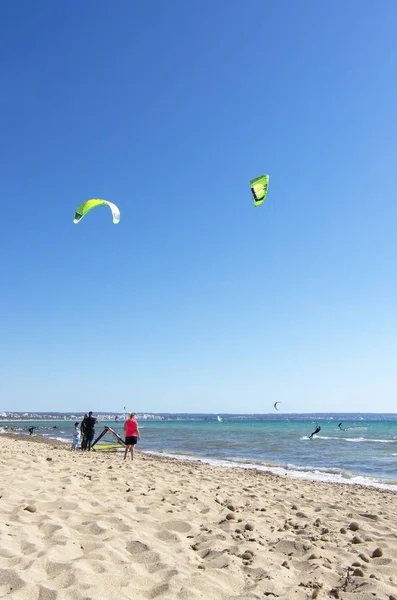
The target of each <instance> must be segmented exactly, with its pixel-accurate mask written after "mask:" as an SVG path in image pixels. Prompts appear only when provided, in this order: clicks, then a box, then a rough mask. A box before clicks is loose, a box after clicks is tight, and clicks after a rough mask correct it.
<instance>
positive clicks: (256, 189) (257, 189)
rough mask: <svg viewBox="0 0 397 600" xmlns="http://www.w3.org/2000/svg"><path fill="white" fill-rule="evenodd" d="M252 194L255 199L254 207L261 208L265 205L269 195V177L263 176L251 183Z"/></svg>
mask: <svg viewBox="0 0 397 600" xmlns="http://www.w3.org/2000/svg"><path fill="white" fill-rule="evenodd" d="M250 185H251V192H252V196H253V198H254V205H255V206H259V205H260V204H263V202H264V201H265V198H266V195H267V188H268V187H269V175H261V176H260V177H257V178H256V179H252V180H251V181H250Z"/></svg>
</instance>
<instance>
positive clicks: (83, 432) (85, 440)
mask: <svg viewBox="0 0 397 600" xmlns="http://www.w3.org/2000/svg"><path fill="white" fill-rule="evenodd" d="M87 417H88V415H87V413H85V415H84V417H83V420H82V421H81V425H80V431H81V437H82V440H81V449H82V450H87V438H86V435H85V422H86V420H87Z"/></svg>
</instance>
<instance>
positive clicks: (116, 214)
mask: <svg viewBox="0 0 397 600" xmlns="http://www.w3.org/2000/svg"><path fill="white" fill-rule="evenodd" d="M102 204H107V205H108V206H109V208H110V210H111V211H112V216H113V223H114V224H115V225H117V223H118V222H119V221H120V211H119V209H118V208H117V206H116V205H115V204H113V202H108V201H107V200H101V198H91V200H86V201H85V202H83V204H80V206H79V207H78V208H77V209H76V212H75V215H74V219H73V223H78V222H79V221H81V219H82V218H83V217H84V216H85V215H86V214H87V213H88V212H89V211H90V210H92V209H93V208H96V207H97V206H101V205H102Z"/></svg>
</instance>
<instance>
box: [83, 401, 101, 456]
mask: <svg viewBox="0 0 397 600" xmlns="http://www.w3.org/2000/svg"><path fill="white" fill-rule="evenodd" d="M96 423H98V419H97V418H96V417H94V416H93V414H92V410H90V412H89V413H88V417H87V418H86V419H85V426H84V431H85V434H84V435H85V437H86V439H87V446H86V450H88V451H90V450H91V444H92V441H93V439H94V435H95V424H96Z"/></svg>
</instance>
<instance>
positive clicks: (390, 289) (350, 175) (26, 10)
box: [0, 0, 397, 413]
mask: <svg viewBox="0 0 397 600" xmlns="http://www.w3.org/2000/svg"><path fill="white" fill-rule="evenodd" d="M396 20H397V4H396V3H395V2H394V1H392V0H390V1H389V0H384V1H383V2H381V3H373V4H371V3H369V4H367V5H366V7H365V10H363V9H362V2H360V1H359V0H350V1H349V2H345V0H340V1H338V0H337V1H334V2H318V1H317V0H307V1H306V2H300V3H298V2H295V3H292V2H287V1H281V2H277V3H274V2H268V1H265V0H250V1H249V2H239V1H236V0H222V1H219V0H217V1H209V0H201V1H200V2H198V1H196V0H192V1H191V2H186V0H173V2H161V1H160V0H157V1H152V2H146V3H143V2H131V1H130V0H118V1H117V2H110V1H109V2H108V1H106V2H105V1H104V0H85V1H84V2H78V1H77V0H72V1H68V2H66V1H63V0H60V1H53V0H47V1H44V0H41V1H38V2H31V1H30V0H19V1H18V2H14V1H12V0H6V1H5V2H2V3H0V56H1V63H0V110H1V120H0V139H1V143H0V164H1V169H0V173H1V177H0V191H1V198H2V200H1V205H2V219H1V221H0V256H1V294H0V315H1V316H0V319H1V320H0V409H1V410H22V411H25V410H26V411H28V410H44V411H45V410H59V411H67V410H71V411H76V410H97V411H106V410H109V411H110V410H114V411H121V410H122V409H123V406H125V405H127V406H128V408H130V409H134V410H136V411H139V412H150V411H152V412H180V411H183V412H235V413H244V412H271V411H272V405H273V402H275V401H276V400H281V401H282V402H283V410H284V411H286V412H309V411H318V412H326V411H339V412H341V411H346V412H348V411H363V412H365V411H374V412H376V411H379V412H394V411H395V398H396V394H397V369H396V358H397V335H396V334H397V318H396V300H397V284H396V265H397V241H396V240H397V236H396V220H397V208H396V189H397V169H396V164H397V163H396V159H397V119H396V106H397V38H396V35H395V23H396ZM264 172H267V173H269V174H270V187H269V194H268V198H267V200H266V203H265V204H264V205H262V206H261V207H259V208H254V207H253V204H252V201H251V196H250V190H249V180H250V179H251V178H253V177H256V176H258V175H260V174H262V173H264ZM97 196H99V197H102V198H106V199H108V200H111V201H113V202H116V203H117V204H118V206H119V208H120V211H121V221H120V224H119V225H117V226H114V225H112V222H111V217H110V213H109V212H108V211H107V209H106V208H105V207H101V208H98V209H97V210H96V211H93V212H91V213H90V215H89V216H88V217H86V218H85V219H84V220H83V221H82V222H81V223H79V224H78V225H73V223H72V219H73V214H74V210H75V208H76V207H77V205H79V204H80V203H81V202H82V201H83V200H85V199H86V198H90V197H97Z"/></svg>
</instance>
